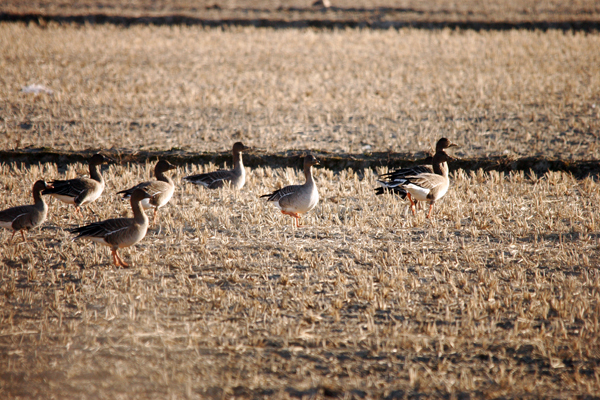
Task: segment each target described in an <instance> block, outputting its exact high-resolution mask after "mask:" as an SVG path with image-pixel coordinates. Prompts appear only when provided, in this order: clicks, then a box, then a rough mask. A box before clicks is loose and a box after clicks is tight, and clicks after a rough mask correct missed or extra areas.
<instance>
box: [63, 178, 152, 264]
mask: <svg viewBox="0 0 600 400" xmlns="http://www.w3.org/2000/svg"><path fill="white" fill-rule="evenodd" d="M151 197H152V196H150V195H149V194H148V193H146V192H144V191H143V190H142V189H135V190H134V191H133V193H132V194H131V197H130V201H131V209H132V210H133V218H115V219H107V220H105V221H100V222H94V223H92V224H89V225H86V226H81V227H79V228H75V229H72V230H71V233H74V234H77V236H76V237H75V238H73V240H76V239H90V240H91V241H93V242H96V243H100V244H103V245H105V246H108V247H110V249H111V252H112V257H113V263H114V264H115V265H116V266H117V267H124V268H127V267H129V264H127V263H126V262H125V261H123V260H122V259H121V257H119V253H117V250H118V249H120V248H123V247H129V246H133V245H134V244H136V243H137V242H139V241H140V240H142V239H143V238H144V237H145V236H146V232H147V231H148V216H147V215H146V213H145V212H144V211H143V210H142V206H141V204H140V203H141V202H142V201H143V200H144V199H149V198H151Z"/></svg>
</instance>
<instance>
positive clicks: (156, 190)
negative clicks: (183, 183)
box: [117, 160, 177, 224]
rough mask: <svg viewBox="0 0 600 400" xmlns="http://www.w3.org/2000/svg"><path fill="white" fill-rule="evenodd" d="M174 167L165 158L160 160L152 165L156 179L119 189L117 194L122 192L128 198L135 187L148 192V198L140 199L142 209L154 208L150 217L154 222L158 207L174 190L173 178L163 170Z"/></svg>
mask: <svg viewBox="0 0 600 400" xmlns="http://www.w3.org/2000/svg"><path fill="white" fill-rule="evenodd" d="M176 168H177V167H176V166H174V165H173V164H171V163H170V162H168V161H166V160H160V161H159V162H157V163H156V166H155V167H154V176H156V179H157V180H155V181H148V182H142V183H140V184H138V185H136V186H134V187H132V188H131V189H126V190H121V191H120V192H117V194H121V193H123V198H124V199H129V198H130V197H131V194H132V193H133V192H134V191H135V189H142V190H143V191H144V192H146V193H148V194H149V195H150V198H148V199H144V200H142V208H144V210H147V209H149V208H154V218H153V219H152V224H155V223H156V214H157V212H158V209H159V208H161V207H162V206H164V205H165V204H167V203H168V202H169V200H171V197H173V192H174V191H175V184H174V183H173V180H172V179H171V178H170V177H168V176H167V175H165V172H167V171H170V170H172V169H176Z"/></svg>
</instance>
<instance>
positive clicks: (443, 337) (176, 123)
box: [0, 1, 600, 399]
mask: <svg viewBox="0 0 600 400" xmlns="http://www.w3.org/2000/svg"><path fill="white" fill-rule="evenodd" d="M11 4H12V5H14V4H18V3H16V2H7V3H3V5H2V7H1V8H0V10H3V12H4V11H6V9H7V8H8V7H11ZM78 4H80V6H78V7H81V8H85V7H86V5H88V4H90V6H89V9H90V10H91V11H89V10H86V11H85V12H92V11H93V12H95V11H94V10H95V9H93V7H98V6H99V5H102V9H103V10H104V11H103V12H107V11H106V10H107V9H109V10H110V8H111V5H112V4H117V3H111V2H105V3H99V2H90V3H87V2H80V3H78ZM127 4H128V5H129V6H122V5H121V9H120V10H121V11H120V12H121V14H120V15H125V14H127V13H129V12H132V13H135V12H138V10H140V9H142V10H145V9H144V7H146V5H147V4H149V3H144V2H130V3H127ZM153 4H158V3H153ZM161 4H162V3H161ZM190 4H191V3H189V2H181V3H176V2H166V3H165V7H164V9H165V10H166V11H165V12H166V13H172V12H174V10H175V11H176V10H177V7H180V8H181V9H184V10H189V8H190V7H191V6H190ZM220 4H221V5H222V9H221V10H220V11H219V10H216V11H215V10H214V9H206V8H205V9H204V11H202V12H217V11H218V12H221V13H222V12H228V11H227V10H228V9H231V10H232V11H231V12H232V13H239V12H241V11H240V10H239V8H244V7H255V8H256V3H255V2H248V3H245V2H229V3H220ZM266 4H267V5H266V6H265V7H269V8H273V9H277V7H279V5H280V3H275V2H273V3H266ZM309 4H310V2H306V3H302V4H300V2H298V3H295V2H294V3H291V2H290V3H289V4H288V3H283V2H282V3H281V6H282V7H284V8H285V7H288V8H289V7H292V8H293V7H299V8H302V7H307V6H308V5H309ZM344 4H345V6H344V7H364V6H366V5H369V4H373V6H374V7H375V6H379V5H380V6H382V7H384V6H390V5H389V3H384V2H382V3H381V4H379V3H376V4H375V3H368V4H366V3H359V2H356V3H350V2H347V3H344ZM365 4H366V5H365ZM394 4H397V7H401V6H402V7H404V6H405V7H417V6H418V5H417V4H416V3H410V2H406V3H402V4H400V3H394ZM423 4H425V6H423V7H430V8H431V10H434V11H435V10H438V9H437V8H436V7H438V8H444V7H446V9H447V8H448V7H455V8H456V9H459V8H460V7H461V5H460V4H465V5H468V6H469V7H472V9H473V10H475V11H474V12H475V14H477V13H483V12H484V11H485V10H487V11H485V12H488V13H489V15H505V16H506V15H512V17H510V16H509V17H506V18H508V19H511V18H512V19H515V18H517V17H516V15H521V14H522V13H521V11H518V10H519V7H520V6H517V4H524V5H523V7H529V8H528V10H529V11H527V12H525V14H527V13H529V15H534V14H536V10H537V11H539V12H541V11H540V10H541V8H543V7H546V8H544V10H551V9H554V10H555V11H556V10H558V11H556V13H555V15H567V14H568V12H567V11H565V10H564V8H565V7H567V6H561V4H562V3H558V2H544V3H539V2H525V3H517V2H496V3H486V4H488V5H487V6H486V5H484V6H479V5H477V4H479V3H477V2H465V3H460V4H459V5H456V6H450V4H451V3H449V2H448V3H445V2H427V3H423ZM489 4H491V5H489ZM494 4H495V5H496V7H499V10H500V11H502V13H504V14H502V13H500V14H497V13H493V12H490V11H489V10H492V11H493V7H495V6H494ZM569 4H571V5H572V9H570V10H575V11H573V13H579V14H581V15H583V14H585V13H586V12H587V11H586V10H588V11H589V10H590V9H591V8H593V7H597V6H596V5H595V3H589V2H570V3H569ZM207 5H208V6H210V4H209V3H206V2H199V3H198V7H199V8H201V7H206V6H207ZM35 7H36V8H37V9H44V7H46V8H47V10H46V11H48V10H50V9H53V7H58V8H61V7H62V8H64V9H68V7H71V9H68V10H67V11H68V12H71V11H69V10H72V8H73V7H74V6H73V5H70V3H69V4H67V3H65V4H64V5H61V3H58V2H43V1H40V2H37V3H36V5H35ZM186 7H187V8H186ZM465 7H466V6H465ZM478 7H479V8H478ZM490 7H491V8H490ZM536 7H537V8H536ZM540 7H541V8H540ZM553 7H554V8H553ZM561 7H563V8H562V9H561ZM590 7H591V8H590ZM117 8H118V7H117ZM567 8H568V7H567ZM158 9H159V8H158V7H157V8H154V9H152V10H154V11H156V10H158ZM482 9H484V11H481V10H482ZM19 10H21V11H22V10H23V8H20V9H19ZM461 10H462V9H461ZM532 10H533V11H532ZM561 10H562V11H561ZM63 11H64V10H63ZM67 11H64V12H67ZM459 11H460V10H459ZM48 12H51V11H48ZM52 12H53V11H52ZM144 12H147V10H146V11H144ZM156 12H162V11H160V10H158V11H156ZM286 12H287V13H288V14H290V13H293V12H295V11H293V10H292V11H289V10H287V11H286ZM329 12H341V11H339V10H337V11H336V10H333V11H326V12H325V13H322V14H324V15H325V14H326V13H329ZM432 12H433V11H432ZM436 12H437V11H436ZM461 12H462V11H461ZM465 12H466V11H465ZM569 12H571V11H569ZM319 13H320V11H319ZM519 13H521V14H519ZM557 18H558V17H557ZM598 48H600V38H599V36H598V34H597V33H575V32H558V31H552V30H550V31H547V32H540V31H504V32H500V31H488V32H474V31H450V30H432V31H427V30H415V29H401V30H397V31H396V30H390V31H372V30H332V31H319V30H312V29H301V30H274V29H257V28H235V27H233V28H226V29H207V28H201V27H182V26H163V27H156V26H132V27H129V28H124V27H116V26H112V25H83V26H81V25H63V26H59V25H57V24H52V23H50V24H47V25H42V26H38V25H34V24H30V25H26V24H20V23H15V24H9V23H0V71H2V73H1V74H0V147H1V148H2V149H3V150H9V149H15V148H19V149H23V148H37V149H42V148H52V149H57V150H59V151H67V150H69V151H71V150H75V151H81V150H88V149H92V150H103V149H104V150H123V151H131V150H138V151H142V150H158V151H167V150H170V149H182V150H185V151H188V152H200V151H203V152H215V151H224V150H227V149H229V148H230V147H231V144H232V142H233V141H237V140H242V141H244V143H246V144H247V145H250V146H253V147H255V148H258V149H259V151H260V152H264V153H268V152H283V151H287V150H290V149H293V150H300V151H302V150H322V151H330V152H336V153H340V154H342V155H344V154H346V153H368V152H372V151H394V152H396V151H404V152H419V151H424V150H428V149H429V148H430V147H431V146H432V145H433V144H434V143H435V141H436V140H437V139H438V138H439V137H440V136H447V137H449V138H451V139H452V140H453V141H456V142H458V143H459V144H460V145H461V147H460V148H459V149H456V150H454V151H453V153H452V154H454V155H457V156H459V157H461V158H468V157H486V156H493V155H505V156H507V157H524V156H533V155H535V156H541V157H546V158H548V159H563V160H570V161H573V162H575V161H578V160H598V159H599V156H600V154H599V153H600V146H599V143H598V133H599V130H598V127H599V125H598V124H599V123H598V121H599V117H600V115H599V113H600V110H599V107H600V96H599V87H600V85H599V83H600V82H599V79H600V71H599V68H600V67H599V65H600V64H599V61H600V60H599V59H600V53H599V52H598V51H597V49H598ZM32 84H41V85H45V86H46V87H47V88H49V89H51V90H52V91H53V93H52V94H40V95H32V94H26V93H23V92H21V89H22V88H23V87H24V86H27V85H32ZM1 161H2V162H1V163H0V192H2V195H1V196H0V209H4V208H7V207H10V206H14V205H18V204H25V203H29V202H30V201H31V199H30V198H31V194H30V189H31V186H32V184H33V182H34V181H35V180H37V179H39V178H42V177H43V178H46V179H48V180H50V179H56V178H64V177H68V178H71V177H75V176H77V175H82V174H85V173H86V166H84V165H82V164H53V163H37V162H34V163H23V164H22V163H18V162H11V160H1ZM216 167H217V166H215V165H212V164H207V165H195V164H184V165H180V166H179V169H178V170H177V172H176V179H175V180H176V182H177V190H176V194H175V196H174V198H173V199H172V201H171V203H170V204H169V205H167V206H166V207H165V208H163V209H162V210H161V213H160V220H159V225H158V226H157V227H154V228H152V229H151V230H150V231H149V232H148V235H147V236H146V238H145V239H144V240H143V241H142V242H141V243H140V244H138V245H136V246H135V247H134V248H132V249H127V250H124V251H123V252H122V256H123V258H124V259H125V260H126V261H132V262H133V263H134V264H135V266H134V268H132V269H116V268H114V266H112V265H111V263H110V261H111V260H110V252H109V251H108V249H106V248H104V247H100V246H96V245H93V244H91V243H89V242H86V241H82V242H72V241H71V240H70V238H71V235H70V234H69V233H68V231H67V229H68V228H71V227H74V226H76V225H77V224H79V221H77V220H76V218H75V217H74V216H73V215H72V214H71V210H70V209H69V208H68V207H66V206H64V205H61V204H59V203H58V202H56V201H54V200H52V199H49V203H50V214H49V219H48V221H47V222H46V223H45V224H44V225H43V227H42V228H41V229H37V230H34V231H33V232H31V233H30V236H29V238H30V242H28V243H27V244H23V243H17V244H13V243H9V242H8V239H9V237H10V234H11V233H10V232H8V231H6V230H2V231H0V243H1V244H0V294H1V296H0V398H60V399H69V398H160V399H164V398H169V399H184V398H185V399H193V398H263V397H272V398H323V397H334V398H388V399H399V398H416V397H420V396H424V397H443V398H497V397H504V398H538V397H552V398H564V399H567V398H586V399H592V398H597V396H598V393H600V348H599V347H600V346H599V343H600V342H599V339H600V338H599V333H600V326H599V316H600V312H599V311H600V310H599V306H600V304H599V302H600V280H599V278H600V276H599V270H598V263H599V261H600V260H599V258H600V257H599V256H598V254H599V252H598V250H599V245H600V242H599V238H598V226H597V221H596V218H597V204H598V203H599V201H600V198H599V196H600V194H599V193H600V191H599V187H598V186H599V184H598V182H597V178H596V177H593V176H592V177H587V178H584V179H580V180H577V179H574V178H573V177H572V176H571V175H568V174H564V173H557V172H548V173H547V174H545V175H543V176H535V175H529V174H526V173H523V172H518V173H512V174H508V175H504V174H499V173H497V172H489V173H484V172H482V171H463V170H456V168H453V167H452V165H451V170H452V171H453V172H452V176H451V188H450V191H449V193H448V194H447V195H446V197H445V198H444V199H442V200H441V201H440V202H439V203H438V204H437V205H436V209H435V210H434V212H435V214H434V216H435V218H434V219H432V220H431V221H430V220H426V219H425V218H424V213H423V212H422V211H421V212H420V213H419V214H418V215H417V216H416V217H413V216H412V215H411V213H410V211H409V209H408V207H407V205H406V203H405V202H403V201H401V200H400V199H396V198H392V197H389V196H374V195H373V188H374V187H375V186H376V179H377V173H382V172H386V168H383V169H378V170H377V171H374V170H371V169H366V170H364V171H361V173H360V174H357V173H356V172H354V171H352V170H347V169H346V170H342V171H341V172H339V173H334V172H333V171H332V170H329V169H317V171H316V180H317V184H318V186H319V190H320V194H321V202H320V203H319V205H318V206H317V208H316V209H315V210H313V211H312V212H310V213H309V214H308V215H307V217H306V218H305V219H304V222H305V223H306V226H304V227H302V228H300V229H294V228H293V227H292V224H291V219H289V218H288V217H285V216H283V215H282V214H281V213H279V211H277V210H276V208H275V207H274V206H273V205H271V204H265V202H264V201H262V199H259V198H258V196H259V195H261V194H265V193H268V192H270V191H271V190H273V189H274V188H277V187H279V186H282V185H287V184H291V183H296V182H302V181H303V177H302V176H301V174H300V173H299V172H298V171H296V170H293V169H289V168H288V169H281V168H277V169H275V168H270V167H269V166H268V165H264V166H261V167H258V168H254V169H248V173H249V177H248V182H247V184H246V186H245V187H244V189H243V190H242V191H240V192H234V191H231V190H229V189H225V190H222V191H206V190H202V189H201V188H198V187H194V186H191V185H183V184H182V183H181V181H180V178H181V177H183V176H185V175H187V174H190V173H196V172H199V171H205V170H212V169H215V168H216ZM152 168H153V162H151V163H147V164H111V165H109V166H108V167H107V168H106V169H105V171H104V175H105V177H106V179H107V188H106V191H105V193H104V195H103V196H102V197H101V198H100V200H99V201H98V202H96V203H94V204H93V205H91V206H89V207H86V208H85V210H84V215H85V216H86V222H91V221H95V220H98V219H105V218H112V217H116V216H124V215H128V214H130V210H129V206H128V204H127V203H125V202H122V201H121V200H120V199H119V198H118V197H117V196H116V195H115V192H116V191H118V190H121V189H124V188H127V187H129V186H131V185H133V184H136V183H138V182H140V181H142V180H146V179H149V178H151V174H152Z"/></svg>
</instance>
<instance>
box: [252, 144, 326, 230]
mask: <svg viewBox="0 0 600 400" xmlns="http://www.w3.org/2000/svg"><path fill="white" fill-rule="evenodd" d="M318 164H319V160H317V159H316V158H315V157H314V156H313V155H307V156H306V157H304V176H305V177H306V182H305V183H304V185H291V186H286V187H283V188H281V189H279V190H276V191H274V192H273V193H270V194H265V195H262V196H260V197H266V198H267V201H272V202H274V203H275V205H276V206H277V207H279V209H280V210H281V212H282V213H283V214H286V215H290V216H292V217H294V218H295V223H296V224H295V225H296V227H299V226H300V214H304V213H306V212H308V211H310V210H312V209H313V208H315V206H316V205H317V203H318V202H319V191H318V190H317V185H316V184H315V181H314V179H313V175H312V170H311V167H312V166H313V165H318Z"/></svg>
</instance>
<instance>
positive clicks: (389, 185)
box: [375, 138, 458, 214]
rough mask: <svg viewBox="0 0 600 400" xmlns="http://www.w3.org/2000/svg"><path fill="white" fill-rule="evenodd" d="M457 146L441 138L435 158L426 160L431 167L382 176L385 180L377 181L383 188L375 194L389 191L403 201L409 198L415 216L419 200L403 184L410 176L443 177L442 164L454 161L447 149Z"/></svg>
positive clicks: (399, 170)
mask: <svg viewBox="0 0 600 400" xmlns="http://www.w3.org/2000/svg"><path fill="white" fill-rule="evenodd" d="M457 146H458V145H457V144H455V143H452V142H451V141H450V140H448V139H447V138H441V139H440V140H438V142H437V144H436V151H435V154H434V156H433V157H427V159H426V162H429V163H430V164H431V165H417V166H414V167H409V168H401V169H398V170H395V171H392V172H389V173H387V174H383V175H380V178H383V180H381V179H380V180H378V181H377V182H378V183H379V184H380V185H381V187H378V188H376V189H375V193H376V194H377V195H380V194H383V193H386V192H388V191H389V192H392V193H394V194H396V195H398V196H400V197H401V198H403V199H404V198H406V197H408V200H409V201H410V203H411V209H412V211H413V214H415V212H416V211H415V206H416V205H418V200H416V199H414V198H413V196H411V192H410V191H407V190H406V189H405V188H404V187H403V186H402V184H403V183H404V182H405V180H406V178H407V177H409V176H411V177H414V176H418V175H420V174H437V175H443V171H442V164H446V163H447V162H448V161H451V160H452V159H453V158H452V157H450V156H449V155H448V154H447V153H446V151H445V149H447V148H450V147H457ZM447 169H448V165H447V164H446V170H447Z"/></svg>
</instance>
